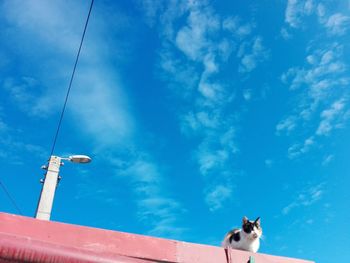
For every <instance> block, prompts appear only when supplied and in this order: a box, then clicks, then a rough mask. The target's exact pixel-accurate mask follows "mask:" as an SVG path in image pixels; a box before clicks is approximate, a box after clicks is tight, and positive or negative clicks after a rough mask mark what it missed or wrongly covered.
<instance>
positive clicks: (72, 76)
mask: <svg viewBox="0 0 350 263" xmlns="http://www.w3.org/2000/svg"><path fill="white" fill-rule="evenodd" d="M93 4H94V0H91V4H90V9H89V14H88V16H87V18H86V21H85V26H84V32H83V35H82V37H81V41H80V46H79V50H78V53H77V56H76V59H75V63H74V68H73V72H72V75H71V78H70V82H69V86H68V89H67V93H66V98H65V100H64V104H63V108H62V111H61V116H60V120H59V122H58V126H57V130H56V134H55V137H54V139H53V143H52V148H51V152H50V156H51V155H52V154H53V152H54V150H55V146H56V141H57V137H58V134H59V132H60V129H61V124H62V120H63V116H64V113H65V111H66V106H67V102H68V98H69V94H70V90H71V88H72V83H73V79H74V75H75V70H76V68H77V64H78V60H79V56H80V51H81V47H82V45H83V42H84V37H85V32H86V28H87V26H88V23H89V19H90V14H91V10H92V6H93Z"/></svg>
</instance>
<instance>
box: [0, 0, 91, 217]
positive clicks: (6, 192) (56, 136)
mask: <svg viewBox="0 0 350 263" xmlns="http://www.w3.org/2000/svg"><path fill="white" fill-rule="evenodd" d="M93 4H94V0H91V3H90V8H89V13H88V16H87V18H86V21H85V26H84V31H83V34H82V37H81V40H80V45H79V49H78V53H77V56H76V59H75V63H74V67H73V71H72V74H71V78H70V81H69V86H68V89H67V92H66V97H65V100H64V104H63V107H62V111H61V115H60V118H59V122H58V125H57V129H56V133H55V136H54V139H53V142H52V147H51V152H50V156H51V155H52V154H53V152H54V150H55V146H56V142H57V138H58V135H59V132H60V129H61V125H62V120H63V116H64V113H65V111H66V107H67V102H68V98H69V94H70V91H71V88H72V83H73V79H74V76H75V71H76V68H77V65H78V61H79V56H80V51H81V48H82V46H83V42H84V38H85V33H86V29H87V26H88V23H89V19H90V14H91V10H92V7H93ZM0 186H1V188H2V189H3V191H4V193H5V194H6V196H7V198H8V199H9V200H10V201H11V203H12V204H13V206H14V207H15V209H16V210H17V212H18V213H19V214H20V215H23V213H22V211H21V209H20V208H19V206H18V205H17V203H16V201H15V199H14V198H13V197H12V196H11V194H10V192H9V191H8V190H7V188H6V186H5V184H4V183H3V182H2V181H1V179H0Z"/></svg>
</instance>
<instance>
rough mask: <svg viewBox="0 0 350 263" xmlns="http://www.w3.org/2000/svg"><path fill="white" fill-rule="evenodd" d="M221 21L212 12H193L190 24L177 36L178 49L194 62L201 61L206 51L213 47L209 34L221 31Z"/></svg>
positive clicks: (190, 15) (189, 18) (190, 16)
mask: <svg viewBox="0 0 350 263" xmlns="http://www.w3.org/2000/svg"><path fill="white" fill-rule="evenodd" d="M219 26H220V24H219V20H218V18H217V17H216V16H215V15H212V14H211V12H210V11H207V12H202V10H197V9H194V10H191V11H190V14H189V17H188V24H187V25H186V26H184V27H183V28H182V29H180V30H179V31H178V33H177V36H176V45H177V47H178V48H179V49H180V50H181V51H182V52H184V53H185V54H186V55H187V56H188V57H189V58H191V59H192V60H198V59H201V58H202V57H203V56H204V55H205V49H207V48H208V46H210V45H212V43H210V40H209V38H208V37H207V35H208V34H210V32H212V31H217V30H218V29H219Z"/></svg>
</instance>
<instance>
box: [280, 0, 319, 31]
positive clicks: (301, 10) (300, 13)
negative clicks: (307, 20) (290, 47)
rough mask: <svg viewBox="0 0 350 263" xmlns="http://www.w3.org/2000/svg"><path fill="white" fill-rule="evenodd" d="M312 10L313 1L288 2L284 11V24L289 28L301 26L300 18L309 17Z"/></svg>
mask: <svg viewBox="0 0 350 263" xmlns="http://www.w3.org/2000/svg"><path fill="white" fill-rule="evenodd" d="M313 10H314V3H313V0H306V1H300V0H288V4H287V8H286V11H285V22H286V23H288V24H289V25H290V26H291V27H294V28H297V27H299V26H300V25H301V22H302V18H303V17H304V16H307V15H310V14H311V13H312V12H313Z"/></svg>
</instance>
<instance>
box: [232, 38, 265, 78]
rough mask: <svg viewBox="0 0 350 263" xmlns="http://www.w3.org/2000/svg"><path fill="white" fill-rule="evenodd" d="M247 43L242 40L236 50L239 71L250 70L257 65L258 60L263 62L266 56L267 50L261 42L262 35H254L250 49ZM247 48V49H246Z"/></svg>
mask: <svg viewBox="0 0 350 263" xmlns="http://www.w3.org/2000/svg"><path fill="white" fill-rule="evenodd" d="M248 47H249V44H248V43H247V42H243V43H242V44H241V46H240V49H239V51H238V57H240V58H241V65H240V67H239V71H240V72H242V73H246V72H250V71H252V70H253V69H255V68H256V67H257V64H258V63H259V62H263V61H264V60H266V59H267V58H268V55H269V51H268V50H267V49H266V48H265V47H264V46H263V44H262V37H260V36H259V37H256V38H255V40H254V41H253V42H252V44H251V47H250V50H249V48H248ZM247 49H248V50H249V51H247Z"/></svg>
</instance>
